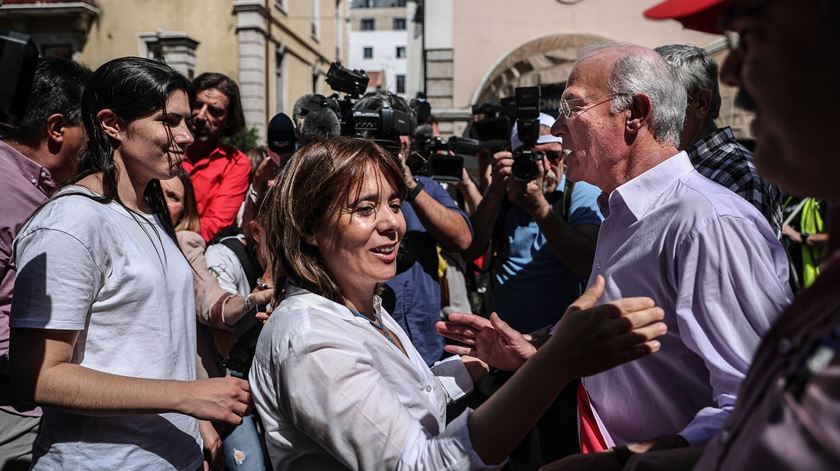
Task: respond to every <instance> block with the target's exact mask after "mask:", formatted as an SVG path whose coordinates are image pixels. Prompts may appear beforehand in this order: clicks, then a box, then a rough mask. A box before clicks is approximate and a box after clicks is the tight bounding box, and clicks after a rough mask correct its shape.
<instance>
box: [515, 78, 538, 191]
mask: <svg viewBox="0 0 840 471" xmlns="http://www.w3.org/2000/svg"><path fill="white" fill-rule="evenodd" d="M514 95H515V97H516V133H517V135H518V137H519V140H520V141H522V147H520V148H519V149H518V150H516V149H515V150H514V152H513V166H512V167H511V174H512V175H513V177H514V178H516V179H517V180H519V181H523V182H529V181H531V180H533V179H534V178H536V177H537V173H538V167H537V165H538V163H539V162H540V161H542V157H540V156H539V155H538V154H537V153H536V152H535V151H534V146H536V145H537V140H538V139H539V138H540V87H516V89H515V90H514Z"/></svg>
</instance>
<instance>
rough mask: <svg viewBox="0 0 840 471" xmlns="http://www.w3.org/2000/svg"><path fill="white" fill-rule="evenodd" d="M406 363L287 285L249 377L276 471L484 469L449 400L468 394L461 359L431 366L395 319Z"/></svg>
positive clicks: (366, 327)
mask: <svg viewBox="0 0 840 471" xmlns="http://www.w3.org/2000/svg"><path fill="white" fill-rule="evenodd" d="M376 309H377V310H378V311H379V313H380V314H381V316H382V320H383V322H384V323H385V325H386V326H387V327H388V328H389V329H390V330H391V331H392V332H393V333H394V334H396V335H397V337H399V339H400V342H402V345H403V347H404V348H405V350H406V353H407V354H408V356H406V355H404V354H403V353H402V352H401V351H400V350H399V349H398V348H397V347H396V346H395V345H394V344H393V343H391V342H390V341H388V340H387V339H386V338H385V337H384V336H383V335H382V334H381V333H380V332H378V331H377V330H376V328H375V327H374V326H372V325H371V324H370V322H369V321H368V320H367V319H365V318H362V317H359V316H356V315H354V314H353V313H352V312H351V311H350V310H349V309H348V308H346V307H345V306H343V305H340V304H337V303H334V302H332V301H330V300H328V299H326V298H323V297H321V296H318V295H315V294H312V293H310V292H308V291H305V290H302V289H297V288H291V289H290V291H289V295H288V297H287V298H286V299H285V300H283V302H282V303H280V305H279V306H278V307H277V309H275V310H274V312H273V314H272V315H271V318H270V319H269V320H268V322H267V323H266V325H265V327H264V329H263V331H262V334H261V335H260V339H259V343H258V345H257V352H256V356H255V358H254V364H253V366H252V369H251V374H250V384H251V387H252V389H253V396H254V402H255V403H256V405H257V409H258V411H259V414H260V417H261V418H262V420H263V423H264V425H265V432H266V444H267V446H268V451H269V455H270V456H271V462H272V464H273V466H274V469H277V470H294V469H301V470H304V469H305V470H309V469H319V470H327V469H346V468H351V469H448V470H449V469H451V470H466V469H482V468H489V467H488V466H486V465H485V464H484V463H483V462H482V461H481V458H479V457H478V455H477V454H476V453H475V451H474V450H473V447H472V443H471V442H470V438H469V431H468V429H467V419H468V418H469V414H470V411H469V410H468V411H467V412H465V413H463V414H462V415H460V416H459V417H457V418H455V419H454V420H453V421H452V422H451V423H449V425H447V424H446V405H447V403H449V402H451V401H453V400H455V399H459V398H461V397H463V396H464V395H466V394H468V393H469V392H470V391H471V390H472V379H471V378H470V376H469V374H468V373H467V371H466V368H465V367H464V365H463V363H462V362H461V361H460V358H459V357H457V356H456V357H451V358H450V359H448V361H442V362H439V363H438V364H436V365H435V366H433V367H432V368H431V369H430V368H429V367H428V366H426V363H425V362H424V361H423V358H422V357H421V356H420V354H419V353H418V352H417V350H416V349H415V348H414V347H413V346H412V344H411V340H409V338H408V336H406V334H405V333H404V332H403V331H402V329H401V328H400V327H399V325H398V324H397V323H396V322H395V321H394V320H393V318H391V316H390V315H389V314H388V313H387V312H385V310H384V309H381V307H380V305H379V300H378V298H377V303H376Z"/></svg>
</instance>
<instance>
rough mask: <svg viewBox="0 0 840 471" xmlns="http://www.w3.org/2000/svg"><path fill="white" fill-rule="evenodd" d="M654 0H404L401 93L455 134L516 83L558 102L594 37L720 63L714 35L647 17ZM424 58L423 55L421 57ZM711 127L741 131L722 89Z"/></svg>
mask: <svg viewBox="0 0 840 471" xmlns="http://www.w3.org/2000/svg"><path fill="white" fill-rule="evenodd" d="M659 1H661V0H632V1H626V0H623V1H616V0H528V1H527V2H521V1H519V2H517V1H511V0H423V1H409V3H408V9H409V17H411V18H414V19H415V21H414V22H412V23H411V24H410V25H409V38H410V39H409V64H408V72H407V74H408V78H409V80H408V90H407V93H408V94H409V95H413V94H415V93H416V92H417V91H425V92H426V95H427V96H428V97H429V101H430V102H431V104H432V108H433V112H434V113H435V114H436V116H437V117H438V119H440V120H441V130H442V131H443V132H445V133H447V132H452V133H455V134H460V133H461V132H462V130H463V128H464V126H465V125H466V122H467V120H468V119H469V114H470V105H472V104H476V103H482V102H486V101H498V99H499V98H500V97H505V96H512V95H513V89H514V88H515V87H516V86H529V85H540V86H542V87H543V98H544V106H545V107H551V106H552V105H553V103H552V102H553V101H556V100H559V96H560V93H561V92H562V90H563V87H564V86H565V81H566V79H567V77H568V75H569V71H570V70H571V67H572V65H573V64H574V61H575V58H576V56H577V53H578V51H579V50H580V49H581V48H583V47H585V46H587V45H590V44H593V43H597V42H602V41H607V40H611V41H625V42H631V43H635V44H639V45H642V46H648V47H656V46H660V45H664V44H675V43H676V44H694V45H697V46H700V47H705V48H706V49H707V50H709V51H710V52H712V53H713V56H714V57H715V58H717V59H718V60H721V59H722V57H724V56H725V51H724V47H723V44H724V43H723V40H722V38H721V37H720V36H715V35H709V34H704V33H699V32H695V31H688V30H685V29H683V28H682V26H681V25H680V24H679V23H677V22H675V21H666V22H657V21H651V20H647V19H646V18H644V17H643V15H642V12H643V11H644V10H646V9H647V8H649V7H651V6H653V5H654V4H656V3H658V2H659ZM424 58H425V60H424ZM722 94H723V105H722V109H721V117H720V119H719V124H729V125H732V126H733V128H734V129H735V131H736V134H738V135H740V136H742V137H747V136H748V135H749V131H748V127H747V126H746V123H747V122H748V121H747V119H746V117H745V115H744V114H743V113H741V112H735V110H734V107H733V91H732V90H731V89H729V88H726V87H724V88H723V89H722Z"/></svg>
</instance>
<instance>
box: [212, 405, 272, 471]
mask: <svg viewBox="0 0 840 471" xmlns="http://www.w3.org/2000/svg"><path fill="white" fill-rule="evenodd" d="M222 449H223V452H224V454H225V465H226V466H227V469H236V470H244V471H252V470H253V471H257V470H259V471H264V470H265V469H266V463H265V460H264V459H263V448H262V437H260V434H259V433H257V426H256V422H255V421H254V416H253V415H246V416H245V417H243V418H242V423H241V424H239V426H238V427H233V428H232V430H231V431H230V433H229V434H228V435H227V436H225V435H222Z"/></svg>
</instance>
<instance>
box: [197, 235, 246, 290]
mask: <svg viewBox="0 0 840 471" xmlns="http://www.w3.org/2000/svg"><path fill="white" fill-rule="evenodd" d="M231 237H232V238H236V239H239V240H240V241H241V240H242V239H244V238H245V236H243V235H239V236H231ZM225 239H227V238H225ZM225 239H222V240H225ZM242 247H245V245H244V244H243V245H242ZM204 259H205V260H206V261H207V269H208V270H210V273H212V274H214V275H216V280H217V281H218V282H219V286H221V287H222V289H223V290H225V291H227V292H228V293H232V294H238V295H240V296H248V295H249V294H251V287H250V286H249V285H248V275H246V274H245V269H244V268H242V262H240V261H239V257H237V256H236V252H234V251H233V250H231V249H229V248H228V247H227V246H226V245H225V244H223V243H222V242H221V241H219V242H218V243H215V244H210V245H209V246H207V250H206V251H205V252H204Z"/></svg>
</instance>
